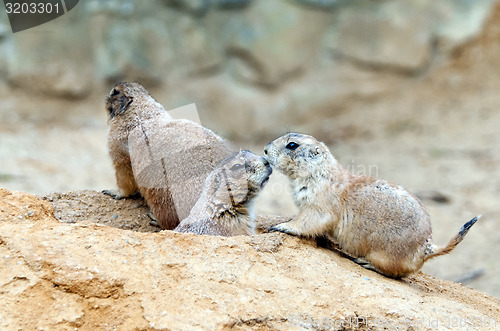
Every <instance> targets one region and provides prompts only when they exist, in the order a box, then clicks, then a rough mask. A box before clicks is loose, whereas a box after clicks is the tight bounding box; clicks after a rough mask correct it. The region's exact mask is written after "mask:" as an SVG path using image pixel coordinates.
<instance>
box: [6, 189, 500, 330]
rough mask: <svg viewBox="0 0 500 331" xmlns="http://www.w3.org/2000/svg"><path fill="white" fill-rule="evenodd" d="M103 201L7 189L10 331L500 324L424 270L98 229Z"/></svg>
mask: <svg viewBox="0 0 500 331" xmlns="http://www.w3.org/2000/svg"><path fill="white" fill-rule="evenodd" d="M73 196H75V198H74V199H73V198H72V197H73ZM99 199H100V198H98V193H96V192H80V193H78V192H74V193H69V194H67V195H64V194H61V195H59V197H58V196H57V195H55V196H51V197H47V198H46V201H43V200H40V199H38V198H36V197H35V196H33V195H31V194H25V193H18V192H11V191H7V190H4V189H1V190H0V251H1V252H0V256H1V259H0V263H1V264H2V265H1V268H0V291H1V293H2V298H1V299H0V328H2V329H51V330H53V329H70V328H81V329H82V330H90V329H109V330H113V329H117V330H132V329H165V328H168V329H173V330H179V329H215V330H228V329H235V330H241V329H255V330H257V329H258V330H268V329H277V330H289V329H304V328H306V329H309V328H313V329H321V330H323V329H331V330H357V329H363V330H365V329H370V330H382V329H384V328H388V329H395V328H396V327H399V328H400V329H404V330H406V329H410V330H412V329H413V330H421V329H422V330H426V329H433V328H434V329H435V328H436V327H438V328H440V329H447V328H452V327H453V325H458V326H459V327H463V329H482V328H483V329H485V328H488V326H489V328H494V327H495V325H494V324H493V323H495V322H496V323H497V324H496V325H497V327H498V323H500V321H498V317H499V316H500V302H499V300H498V299H496V298H493V297H491V296H489V295H486V294H484V293H482V292H479V291H475V290H471V289H469V288H467V287H464V286H462V285H461V284H456V283H452V282H448V281H442V280H439V279H435V278H433V277H431V276H429V275H426V274H423V273H417V274H415V275H413V276H411V277H408V278H406V279H403V280H400V281H398V280H392V279H388V278H385V277H383V276H380V275H378V274H376V273H373V272H371V271H367V270H364V269H363V268H361V267H359V266H357V265H355V264H354V263H352V262H351V261H349V260H347V259H345V258H342V257H340V256H339V255H338V254H337V253H335V252H333V251H330V250H327V249H325V248H321V247H318V246H317V245H316V243H315V242H313V241H309V240H304V239H299V238H294V237H290V236H287V235H284V234H276V233H274V234H260V235H256V236H252V237H232V238H221V237H209V236H196V235H190V234H179V233H175V232H172V231H162V232H159V233H140V232H136V231H131V230H122V229H118V228H114V227H109V226H104V225H102V224H96V223H94V222H99V221H103V219H105V218H106V215H108V214H107V212H106V210H105V209H104V210H103V204H106V202H105V200H106V199H107V198H105V199H104V200H101V201H100V200H99ZM50 200H52V201H53V202H52V203H53V204H54V206H52V205H51V203H50V202H49V201H50ZM57 201H59V202H61V201H65V203H67V204H68V206H67V207H66V208H62V207H61V206H62V205H61V203H59V204H58V203H57ZM71 201H72V202H71ZM89 201H96V203H95V204H88V202H89ZM99 201H100V202H99ZM70 202H71V203H72V205H69V204H70ZM107 206H108V207H109V210H108V212H110V213H112V212H116V213H117V214H118V213H120V212H123V210H128V212H127V213H128V214H119V215H120V216H118V217H116V218H115V220H116V222H124V223H127V222H130V221H133V220H134V218H135V217H134V215H133V212H132V210H133V208H131V205H130V201H114V200H112V199H109V201H108V202H107ZM54 208H55V210H56V211H58V212H57V214H58V217H57V219H56V218H55V217H54V215H53V212H54ZM97 209H100V210H101V211H100V212H98V211H97ZM142 212H143V209H141V208H137V213H136V215H135V216H136V217H137V216H139V215H140V214H141V213H142ZM71 213H73V214H74V213H81V214H82V215H85V216H84V217H82V218H81V219H79V220H78V221H77V222H76V223H68V222H75V219H74V218H71V217H67V214H71ZM495 319H497V320H495ZM487 323H490V324H489V325H488V324H487Z"/></svg>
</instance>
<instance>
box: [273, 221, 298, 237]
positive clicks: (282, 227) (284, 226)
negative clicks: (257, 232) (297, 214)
mask: <svg viewBox="0 0 500 331" xmlns="http://www.w3.org/2000/svg"><path fill="white" fill-rule="evenodd" d="M267 232H283V233H286V234H289V235H292V236H296V235H297V233H296V232H295V231H293V230H292V229H291V227H290V225H289V224H288V223H281V224H278V225H275V226H272V227H270V228H269V229H268V230H267Z"/></svg>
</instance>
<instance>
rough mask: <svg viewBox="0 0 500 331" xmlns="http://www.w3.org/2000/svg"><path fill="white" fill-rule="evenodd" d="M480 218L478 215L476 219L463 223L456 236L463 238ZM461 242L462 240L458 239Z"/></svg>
mask: <svg viewBox="0 0 500 331" xmlns="http://www.w3.org/2000/svg"><path fill="white" fill-rule="evenodd" d="M480 218H481V215H478V216H476V217H474V218H473V219H471V220H470V221H468V222H467V223H465V224H464V225H463V226H462V227H461V228H460V231H458V236H459V237H461V238H463V237H465V235H466V234H467V232H469V230H470V228H471V227H472V226H473V225H474V224H475V223H476V222H477V220H478V219H480ZM460 240H462V239H460Z"/></svg>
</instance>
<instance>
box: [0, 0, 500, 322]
mask: <svg viewBox="0 0 500 331" xmlns="http://www.w3.org/2000/svg"><path fill="white" fill-rule="evenodd" d="M0 9H1V8H0ZM499 54H500V5H499V4H498V2H497V1H486V0H460V1H452V0H440V1H431V0H399V1H396V0H385V1H368V0H367V1H362V0H359V1H358V0H351V1H348V0H344V1H342V0H337V1H335V0H332V1H329V0H322V1H320V0H318V1H315V0H302V1H299V0H287V1H285V0H273V1H265V0H253V1H251V0H248V1H238V0H211V1H208V0H200V1H196V0H192V1H175V0H163V1H147V2H146V1H144V2H141V3H139V2H138V1H137V2H136V1H114V0H110V1H93V0H86V1H81V2H80V3H79V4H78V5H77V7H75V8H74V9H73V10H72V11H71V12H69V13H68V14H66V15H63V16H62V17H60V18H58V19H57V20H55V21H53V22H50V23H47V24H45V25H42V26H39V27H37V28H35V29H31V30H26V31H24V32H20V33H16V34H12V33H11V31H10V28H9V26H8V20H7V16H6V14H5V12H4V11H3V10H0V187H2V188H6V189H8V190H14V191H25V192H31V193H35V194H38V197H39V198H40V199H42V200H43V201H40V200H39V199H37V198H36V197H34V196H31V195H27V194H24V193H12V192H10V191H7V190H3V191H0V227H1V231H0V248H1V249H2V250H3V253H1V254H0V262H1V263H3V266H4V267H2V268H1V270H2V271H1V272H0V291H1V293H3V296H2V297H3V299H1V300H0V305H1V307H2V310H1V311H2V312H3V313H0V326H1V327H0V328H8V327H9V328H25V329H33V328H44V329H54V328H61V329H64V328H75V327H80V328H83V329H90V328H93V329H95V328H102V329H105V328H106V327H108V328H110V329H112V328H118V329H119V328H120V326H121V327H122V328H123V329H131V328H138V329H145V328H148V327H151V328H153V327H156V328H161V327H164V326H170V327H172V328H174V329H176V328H180V327H181V326H185V325H189V326H191V327H203V328H208V327H214V328H216V329H229V328H234V329H238V328H239V329H248V328H255V329H266V328H268V329H273V328H278V329H280V328H281V329H289V328H291V327H292V326H294V327H295V326H296V327H297V328H317V329H328V328H329V327H330V326H332V325H333V326H332V327H331V329H342V327H335V324H334V323H335V321H344V320H349V319H353V318H354V319H356V318H358V317H359V318H362V317H373V318H378V319H380V320H387V319H391V320H397V321H404V320H405V318H408V321H410V320H411V321H419V320H422V321H423V320H425V321H426V322H427V323H430V322H431V320H430V318H428V317H429V316H431V317H432V318H434V317H435V316H436V317H439V318H441V319H443V318H444V319H446V318H450V322H451V318H453V317H455V316H456V317H460V316H465V317H479V318H480V320H481V321H483V322H484V321H486V318H490V320H491V319H492V318H494V317H497V316H499V306H500V305H499V302H498V300H497V299H495V298H493V297H491V296H489V295H488V294H490V295H493V296H494V297H497V298H498V297H500V279H499V277H498V274H500V262H499V261H498V258H497V257H498V256H499V255H500V235H499V233H500V231H499V229H500V227H499V225H498V224H499V223H498V222H499V221H498V220H499V219H500V207H499V205H498V197H499V196H500V144H498V141H500V134H499V131H498V127H499V126H500V112H498V105H500V94H498V91H499V90H500V79H499V77H500V57H499ZM120 80H138V81H140V82H142V83H143V84H144V85H145V86H146V87H147V88H148V89H149V90H150V91H151V93H152V95H153V96H154V97H155V98H156V99H157V100H158V101H159V102H161V103H162V104H163V105H164V106H165V107H166V108H167V109H172V108H175V107H178V106H181V105H186V104H189V103H193V102H194V103H196V105H197V108H198V110H199V113H200V117H201V122H202V124H204V125H205V126H207V127H209V128H211V129H213V130H215V131H216V132H217V133H219V134H220V135H222V136H225V137H226V138H228V139H231V140H233V141H234V142H235V143H236V144H239V145H240V146H242V147H244V148H249V149H251V150H252V151H254V152H256V153H262V149H263V146H264V145H265V143H267V142H269V141H270V140H272V139H274V138H276V137H277V136H279V135H282V134H283V133H285V132H287V131H302V132H306V133H310V134H313V135H315V136H317V137H318V138H319V139H321V140H323V141H325V142H326V143H327V144H329V146H330V148H331V150H332V152H333V154H334V155H335V156H336V157H337V158H338V159H339V161H340V162H341V163H342V164H343V165H344V167H346V168H348V169H349V170H350V171H352V172H354V173H357V174H368V175H374V176H378V177H381V178H386V179H388V180H390V181H392V182H394V183H398V184H401V185H403V186H405V187H407V188H408V189H409V190H410V191H412V192H415V193H416V194H418V195H419V197H421V199H422V201H423V203H424V204H425V205H426V206H427V208H428V209H429V212H430V214H431V216H432V219H433V228H434V240H435V241H436V242H437V243H438V244H444V243H446V242H447V241H448V240H449V239H450V238H451V236H452V235H453V234H454V233H455V232H456V231H458V229H459V228H460V226H461V225H462V224H463V223H465V222H466V221H468V220H469V219H471V218H472V217H473V216H475V215H477V214H483V217H482V218H481V220H480V221H479V222H478V223H477V224H476V225H475V226H474V227H473V228H472V229H471V231H470V232H469V234H468V235H467V237H466V239H465V240H464V241H463V242H462V243H461V244H460V246H459V247H458V248H457V249H456V250H455V251H453V253H452V254H450V255H447V256H443V257H439V258H436V259H435V260H432V261H429V262H428V263H427V264H426V265H425V266H424V268H423V272H425V273H419V274H417V275H415V276H413V277H410V278H408V279H406V280H403V281H401V282H395V281H392V280H388V279H386V278H384V277H381V276H379V275H377V274H374V273H372V272H368V271H365V270H363V269H361V268H358V267H357V266H355V265H352V263H351V262H349V261H347V260H345V259H343V258H341V257H340V256H338V255H337V254H336V253H334V252H331V251H329V250H326V249H324V248H321V247H318V246H317V244H316V243H315V242H309V241H305V240H304V241H303V240H298V239H296V238H290V237H287V236H285V235H279V234H272V235H259V236H256V237H255V238H232V239H221V238H204V237H195V236H189V235H188V236H183V235H176V234H174V233H171V232H168V231H167V232H162V233H152V232H155V231H156V230H155V229H154V228H151V227H150V226H149V225H148V218H147V216H146V213H147V209H146V208H145V207H144V205H143V203H142V202H141V201H136V200H126V201H120V202H116V201H114V200H112V199H109V198H107V197H104V196H102V195H101V194H100V193H99V191H100V190H102V189H113V188H115V185H116V184H115V180H114V173H113V169H112V167H111V163H110V160H109V157H108V155H107V147H106V130H107V125H106V114H105V111H104V98H105V97H106V95H107V94H108V92H109V90H110V88H111V86H112V85H113V84H114V83H116V82H117V81H120ZM82 190H94V191H82ZM54 192H56V193H54ZM61 192H63V193H61ZM257 211H258V213H260V214H274V215H288V216H293V215H294V214H295V213H296V212H297V210H296V209H295V206H294V205H293V203H292V201H291V200H290V196H289V194H288V187H287V182H286V179H285V178H283V176H280V174H279V173H277V172H275V173H274V174H273V176H272V178H271V181H270V182H269V184H268V185H267V187H266V189H265V190H264V192H263V193H262V195H261V196H260V198H259V200H258V201H257ZM94 223H98V224H94ZM139 232H145V233H139ZM92 238H95V239H92ZM127 240H128V241H127ZM256 247H257V248H256ZM259 247H260V248H259ZM233 250H237V253H235V252H233ZM85 252H87V253H85ZM144 253H146V254H144ZM101 254H103V255H101ZM141 254H143V257H141ZM157 256H161V258H157ZM124 261H126V263H124ZM304 261H307V263H304ZM427 273H428V274H431V275H432V276H429V275H427ZM130 274H134V275H136V277H135V278H134V277H130V276H129V275H130ZM155 275H159V276H158V278H157V279H156V278H155ZM206 275H208V278H209V280H208V282H207V281H206V279H205V278H204V277H207V276H206ZM325 275H326V276H325ZM433 276H435V277H437V278H441V279H446V280H451V281H454V282H458V283H462V284H464V285H466V286H462V285H457V284H454V283H451V282H449V281H441V280H437V279H434V278H433ZM321 277H323V278H324V282H319V283H318V282H317V279H318V278H321ZM323 278H321V279H323ZM273 279H274V280H273ZM280 282H281V283H280ZM468 287H472V288H474V289H477V290H480V291H484V292H486V293H488V294H485V293H483V292H478V291H473V290H470V289H468ZM242 288H247V289H248V290H247V291H243V290H241V289H242ZM273 288H274V289H273ZM290 289H295V290H296V292H297V293H295V294H293V296H292V294H290V293H289V292H290ZM172 293H173V294H172ZM169 295H170V296H172V297H171V298H170V297H169ZM165 297H169V300H170V301H168V300H167V301H164V298H165ZM371 298H373V300H372V299H371ZM235 300H236V301H235ZM245 300H246V301H245ZM234 302H238V304H236V305H235V304H234ZM179 304H180V305H181V306H182V305H185V306H189V307H192V308H190V310H189V311H190V312H192V311H196V308H195V307H201V308H200V309H199V316H198V315H196V314H195V315H191V314H192V313H190V314H189V315H186V313H185V311H182V309H181V308H179V307H181V306H179ZM25 307H28V308H25ZM441 307H442V308H441ZM20 312H23V314H21V313H20ZM457 312H459V314H458V315H457V314H455V313H457ZM41 315H44V316H45V317H44V318H43V319H37V318H35V317H37V316H41ZM103 316H111V317H109V318H107V317H106V318H103ZM124 316H129V317H128V318H127V317H124ZM203 316H211V317H212V318H211V319H210V321H207V320H204V319H203V318H202V317H203ZM191 317H192V318H191ZM190 318H191V319H190ZM422 318H423V319H422ZM110 321H115V322H110ZM187 321H189V322H187ZM444 321H446V320H444ZM477 321H478V320H476V324H474V322H471V321H470V320H469V322H468V324H467V323H466V324H467V325H466V326H464V328H463V329H474V328H476V329H480V328H481V326H480V325H479V324H477ZM322 322H324V324H321V325H320V324H318V323H322ZM442 322H443V320H442ZM113 323H115V324H113ZM439 325H440V326H441V327H443V328H446V325H445V324H442V323H441V324H439ZM497 325H498V318H497ZM405 326H406V328H404V329H407V328H408V327H409V326H411V325H405ZM344 327H345V326H344ZM358 328H362V327H360V326H358ZM382 328H383V327H380V326H379V327H374V329H382ZM431 328H432V327H431V326H425V325H423V326H421V327H416V328H415V329H431ZM482 328H483V329H485V328H486V325H482Z"/></svg>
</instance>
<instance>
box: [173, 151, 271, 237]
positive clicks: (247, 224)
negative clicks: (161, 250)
mask: <svg viewBox="0 0 500 331" xmlns="http://www.w3.org/2000/svg"><path fill="white" fill-rule="evenodd" d="M271 173H272V168H271V166H270V165H269V162H267V160H266V159H264V158H263V157H260V156H257V155H255V154H253V153H252V152H250V151H240V152H239V153H238V154H236V155H233V156H230V157H228V158H226V159H224V160H223V161H222V162H221V163H220V164H219V165H217V167H216V168H215V169H214V170H213V171H212V172H211V173H210V175H209V176H208V178H207V179H206V181H205V186H204V188H203V193H202V194H201V196H200V198H199V199H198V201H197V202H196V205H195V206H194V207H193V209H192V210H191V214H189V217H188V218H186V219H184V220H183V221H182V222H181V223H180V224H179V225H178V226H177V227H176V228H175V229H174V231H177V232H192V233H195V234H199V235H200V234H204V235H213V236H238V235H252V234H255V215H254V212H253V203H254V200H255V198H256V197H257V195H258V194H259V192H260V191H261V189H262V188H263V187H264V186H265V185H266V183H267V181H268V180H269V176H270V175H271Z"/></svg>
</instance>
